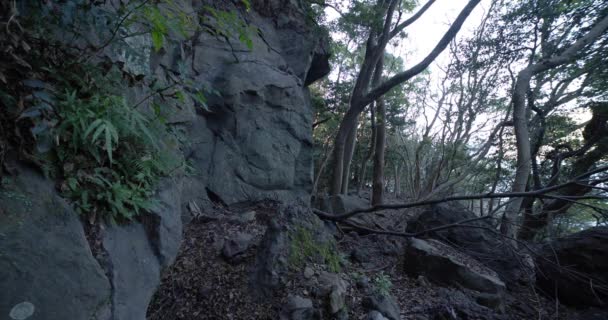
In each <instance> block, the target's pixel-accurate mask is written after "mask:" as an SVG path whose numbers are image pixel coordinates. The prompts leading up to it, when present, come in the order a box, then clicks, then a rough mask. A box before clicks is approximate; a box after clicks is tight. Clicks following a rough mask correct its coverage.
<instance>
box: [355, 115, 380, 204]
mask: <svg viewBox="0 0 608 320" xmlns="http://www.w3.org/2000/svg"><path fill="white" fill-rule="evenodd" d="M374 109H375V107H374V104H373V103H372V104H370V105H369V117H370V122H371V129H372V134H371V137H370V140H369V150H368V152H367V155H365V158H363V161H362V163H361V169H359V186H357V194H361V190H362V189H363V186H364V185H365V180H366V177H365V176H366V175H367V163H368V162H369V160H370V159H371V158H372V156H373V155H374V149H375V148H376V113H375V112H374Z"/></svg>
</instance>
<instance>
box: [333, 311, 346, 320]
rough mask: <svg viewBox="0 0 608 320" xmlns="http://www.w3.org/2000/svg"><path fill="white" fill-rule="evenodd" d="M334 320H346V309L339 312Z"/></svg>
mask: <svg viewBox="0 0 608 320" xmlns="http://www.w3.org/2000/svg"><path fill="white" fill-rule="evenodd" d="M334 319H335V320H348V311H346V309H342V310H340V312H338V313H336V314H335V315H334Z"/></svg>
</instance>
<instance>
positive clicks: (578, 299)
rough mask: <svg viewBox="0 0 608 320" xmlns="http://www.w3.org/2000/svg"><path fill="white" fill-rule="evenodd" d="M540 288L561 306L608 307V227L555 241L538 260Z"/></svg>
mask: <svg viewBox="0 0 608 320" xmlns="http://www.w3.org/2000/svg"><path fill="white" fill-rule="evenodd" d="M536 264H537V266H538V277H537V282H536V283H537V285H538V286H539V287H540V288H541V289H542V290H543V291H544V292H545V293H547V294H548V295H550V296H552V297H553V296H555V295H557V297H558V298H559V301H560V302H561V303H564V304H567V305H571V306H577V307H587V306H597V307H607V306H608V227H595V228H591V229H588V230H585V231H581V232H578V233H575V234H572V235H570V236H567V237H564V238H559V239H556V240H555V241H552V242H550V243H548V244H546V245H544V246H543V248H542V249H541V251H540V254H539V255H538V257H537V258H536Z"/></svg>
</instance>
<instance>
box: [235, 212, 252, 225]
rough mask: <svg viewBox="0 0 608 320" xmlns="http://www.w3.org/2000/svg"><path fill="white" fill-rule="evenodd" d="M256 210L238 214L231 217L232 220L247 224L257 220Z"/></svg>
mask: <svg viewBox="0 0 608 320" xmlns="http://www.w3.org/2000/svg"><path fill="white" fill-rule="evenodd" d="M255 215H256V212H255V211H253V210H251V211H247V212H244V213H240V214H237V215H236V216H234V217H232V218H231V219H230V222H232V223H236V224H247V223H251V222H253V221H255Z"/></svg>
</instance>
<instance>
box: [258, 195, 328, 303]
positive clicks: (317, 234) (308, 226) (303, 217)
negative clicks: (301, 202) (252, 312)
mask: <svg viewBox="0 0 608 320" xmlns="http://www.w3.org/2000/svg"><path fill="white" fill-rule="evenodd" d="M301 230H308V231H309V232H310V235H311V238H312V241H315V242H317V243H328V242H330V241H334V239H333V236H332V235H331V234H330V233H329V232H328V230H326V229H325V228H324V227H323V223H322V222H321V220H319V218H318V217H317V216H316V215H315V214H314V213H312V210H311V209H310V208H308V207H304V206H297V205H285V206H282V207H281V208H279V214H278V215H277V216H276V217H274V218H273V219H272V220H271V221H270V223H269V226H268V228H267V230H266V233H265V234H264V236H263V237H262V241H261V243H260V245H259V247H258V248H257V254H256V262H255V266H254V270H253V273H252V275H251V281H250V283H251V288H252V290H253V292H254V295H255V296H256V297H258V298H260V299H263V298H266V297H269V296H271V295H272V294H273V293H274V292H275V291H276V290H277V289H279V288H281V287H282V286H283V285H284V284H285V281H284V280H285V276H286V273H287V270H288V267H289V260H290V254H291V247H292V243H291V241H293V239H292V238H293V235H294V234H296V232H299V231H301ZM292 262H293V261H292ZM293 267H296V268H299V267H302V268H304V266H293Z"/></svg>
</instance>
